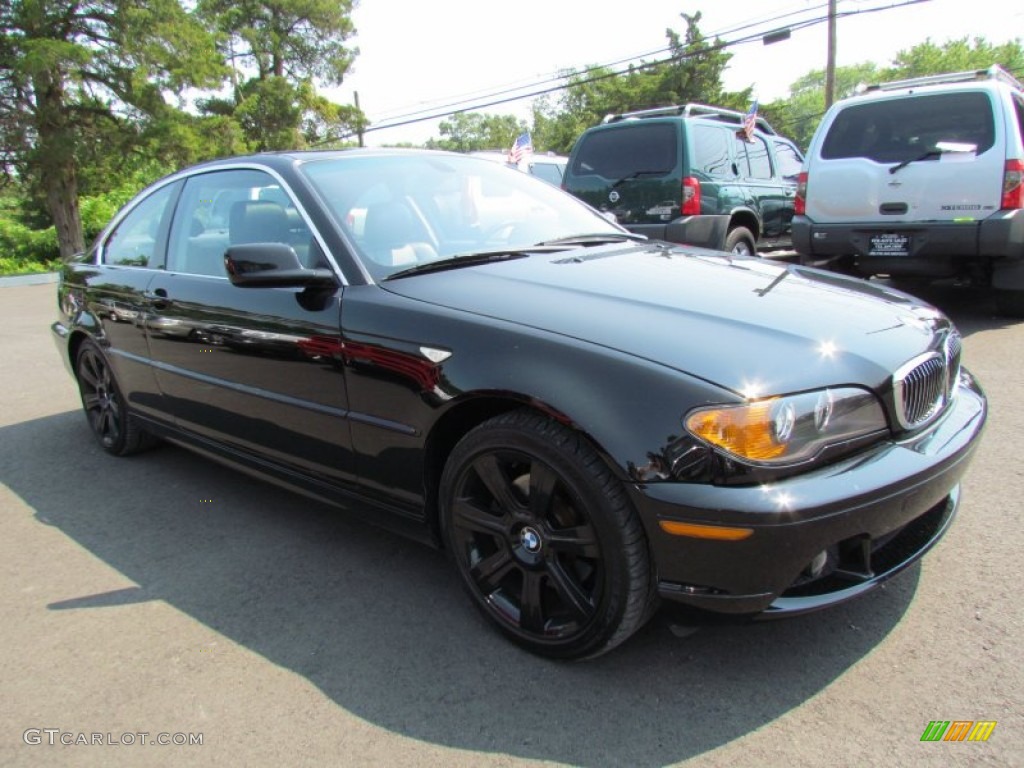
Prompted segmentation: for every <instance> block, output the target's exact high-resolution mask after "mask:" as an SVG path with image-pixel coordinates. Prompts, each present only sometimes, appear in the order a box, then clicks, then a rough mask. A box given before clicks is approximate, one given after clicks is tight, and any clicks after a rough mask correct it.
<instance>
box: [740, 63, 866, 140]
mask: <svg viewBox="0 0 1024 768" xmlns="http://www.w3.org/2000/svg"><path fill="white" fill-rule="evenodd" d="M879 79H880V71H879V68H878V66H877V65H875V64H872V63H870V62H865V63H863V64H856V65H854V66H850V67H836V72H835V84H836V85H835V93H836V98H839V99H842V98H845V97H847V96H851V95H853V93H854V91H855V89H856V88H857V86H858V85H863V84H865V83H876V82H878V81H879ZM789 94H790V95H789V98H787V99H781V100H778V101H774V102H771V103H768V104H762V105H761V106H760V107H759V112H760V114H761V115H762V116H763V117H764V118H765V119H766V120H767V121H768V122H769V123H771V125H772V127H773V128H774V129H775V130H776V131H778V132H779V133H780V134H782V135H783V136H786V137H788V138H790V139H792V140H793V141H795V142H796V143H797V144H798V145H799V146H800V147H802V148H804V149H806V148H807V145H808V144H809V143H810V141H811V136H812V135H814V129H815V128H817V127H818V123H819V122H820V121H821V118H822V116H823V115H824V114H825V70H824V69H815V70H811V71H810V72H808V73H807V74H806V75H804V76H803V77H801V78H800V79H799V80H797V81H796V82H795V83H793V84H792V85H791V86H790V87H789Z"/></svg>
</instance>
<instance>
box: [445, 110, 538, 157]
mask: <svg viewBox="0 0 1024 768" xmlns="http://www.w3.org/2000/svg"><path fill="white" fill-rule="evenodd" d="M439 130H440V133H441V136H442V137H443V138H441V139H440V140H435V139H431V140H429V141H428V142H427V147H428V148H430V149H446V150H448V151H451V152H475V151H477V150H481V149H508V148H509V147H511V146H512V142H513V141H515V140H516V137H517V136H519V135H520V134H521V133H523V132H524V131H525V130H526V124H525V123H523V122H522V121H521V120H519V119H518V118H517V117H516V116H515V115H488V114H484V113H482V112H458V113H456V114H454V115H452V116H451V117H450V118H448V119H447V120H442V121H441V125H440V126H439Z"/></svg>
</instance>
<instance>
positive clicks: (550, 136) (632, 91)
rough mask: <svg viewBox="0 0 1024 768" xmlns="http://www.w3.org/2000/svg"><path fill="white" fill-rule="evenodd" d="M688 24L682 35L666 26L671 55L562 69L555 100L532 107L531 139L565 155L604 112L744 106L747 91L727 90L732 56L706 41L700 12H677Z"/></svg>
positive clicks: (547, 100) (718, 46)
mask: <svg viewBox="0 0 1024 768" xmlns="http://www.w3.org/2000/svg"><path fill="white" fill-rule="evenodd" d="M680 16H681V17H682V19H683V20H684V21H685V22H686V30H685V32H684V34H683V35H682V36H680V35H679V34H678V33H677V32H675V31H673V30H672V29H667V30H665V34H666V37H667V38H668V42H669V45H668V48H669V54H670V55H669V57H668V58H667V59H665V60H663V61H653V62H641V63H640V64H639V65H636V66H631V67H629V68H628V69H627V70H626V71H624V72H615V71H614V70H611V69H607V68H600V67H590V68H587V69H585V70H582V71H578V72H577V71H569V72H567V73H566V77H567V79H568V87H567V88H566V89H565V90H564V91H563V92H562V95H561V96H560V97H559V98H558V99H557V100H553V99H549V98H544V99H540V100H538V101H537V102H535V105H534V118H533V120H534V126H533V133H534V143H535V144H538V143H539V144H541V145H543V146H544V147H546V148H549V149H553V150H556V151H559V152H562V153H567V152H568V151H569V150H570V149H571V148H572V145H573V143H574V142H575V141H576V138H577V137H578V136H579V135H580V134H581V133H582V132H583V131H584V130H585V129H587V128H589V127H590V126H592V125H596V124H597V123H599V122H600V121H601V120H602V119H603V118H604V117H605V116H606V115H609V114H617V113H622V112H632V111H636V110H642V109H650V108H654V107H664V106H671V105H676V104H686V103H688V102H700V103H705V104H715V105H717V106H724V107H733V108H742V109H746V108H747V106H748V104H749V100H750V89H747V90H745V91H741V92H738V93H728V92H726V91H724V90H723V89H722V74H723V73H724V71H725V69H726V67H727V66H728V63H729V60H730V59H731V58H732V54H730V53H727V52H725V51H724V50H723V49H722V46H721V42H720V41H719V40H718V39H715V40H714V41H708V40H707V39H706V38H705V37H704V36H703V35H702V34H701V32H700V28H699V26H698V25H699V22H700V19H701V14H700V12H699V11H698V12H697V13H694V14H693V15H690V14H686V13H683V14H680Z"/></svg>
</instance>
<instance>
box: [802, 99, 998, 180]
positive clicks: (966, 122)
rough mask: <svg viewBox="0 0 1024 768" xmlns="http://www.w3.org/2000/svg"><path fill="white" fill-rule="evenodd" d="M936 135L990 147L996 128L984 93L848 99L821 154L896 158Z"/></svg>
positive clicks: (925, 147) (931, 144)
mask: <svg viewBox="0 0 1024 768" xmlns="http://www.w3.org/2000/svg"><path fill="white" fill-rule="evenodd" d="M940 141H948V142H959V143H967V144H974V145H975V146H976V147H977V149H976V150H975V151H976V153H977V154H981V153H982V152H984V151H985V150H987V149H989V148H991V147H992V145H993V144H994V143H995V129H994V125H993V118H992V102H991V101H990V100H989V97H988V94H986V93H983V92H980V91H973V92H963V93H937V94H927V95H921V96H911V97H909V98H895V99H886V100H882V101H874V102H869V103H866V104H855V105H851V106H849V107H847V108H846V109H844V110H843V111H842V112H840V113H839V114H838V115H836V119H835V121H834V122H833V123H832V126H831V128H829V131H828V135H827V136H826V137H825V142H824V144H823V145H822V148H821V156H822V157H823V158H824V159H826V160H839V159H842V158H848V157H866V158H869V159H871V160H875V161H877V162H879V163H894V162H895V163H899V162H903V161H904V160H912V159H914V158H917V157H920V156H921V155H922V154H924V153H925V152H928V151H930V150H933V149H935V145H936V144H937V143H938V142H940Z"/></svg>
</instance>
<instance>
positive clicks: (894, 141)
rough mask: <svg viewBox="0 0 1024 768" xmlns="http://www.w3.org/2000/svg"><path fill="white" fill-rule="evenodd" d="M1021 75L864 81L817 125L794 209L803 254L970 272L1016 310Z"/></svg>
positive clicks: (1006, 308)
mask: <svg viewBox="0 0 1024 768" xmlns="http://www.w3.org/2000/svg"><path fill="white" fill-rule="evenodd" d="M1022 136H1024V86H1022V85H1021V83H1019V82H1018V81H1017V80H1015V79H1014V78H1013V77H1011V76H1010V75H1009V74H1007V73H1006V72H1005V71H1003V70H1002V69H1000V68H999V67H992V68H991V69H987V70H980V71H975V72H961V73H955V74H948V75H935V76H931V77H922V78H917V79H914V80H903V81H899V82H893V83H885V84H884V85H879V86H872V87H870V88H868V89H867V91H866V92H865V93H863V94H861V95H858V96H854V97H852V98H849V99H845V100H843V101H840V102H837V103H836V104H834V105H833V106H832V108H831V109H830V110H829V111H828V112H827V113H826V115H825V117H824V118H823V119H822V122H821V124H820V125H819V126H818V129H817V130H816V131H815V134H814V137H813V138H812V140H811V145H810V148H809V150H808V153H807V157H806V160H805V161H804V168H803V172H802V173H801V175H800V183H799V188H798V192H797V201H796V215H795V216H794V219H793V245H794V248H795V249H796V250H797V251H798V252H799V254H800V260H801V263H803V264H809V265H813V266H819V267H826V268H831V269H834V270H837V271H843V272H847V273H850V274H856V275H861V276H871V275H889V276H891V277H894V278H928V279H938V278H947V277H957V278H966V279H970V280H971V281H973V282H974V283H975V284H979V285H983V286H990V287H992V288H994V289H996V300H997V303H998V307H999V310H1000V312H1001V313H1002V314H1007V315H1013V316H1024V138H1022Z"/></svg>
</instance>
